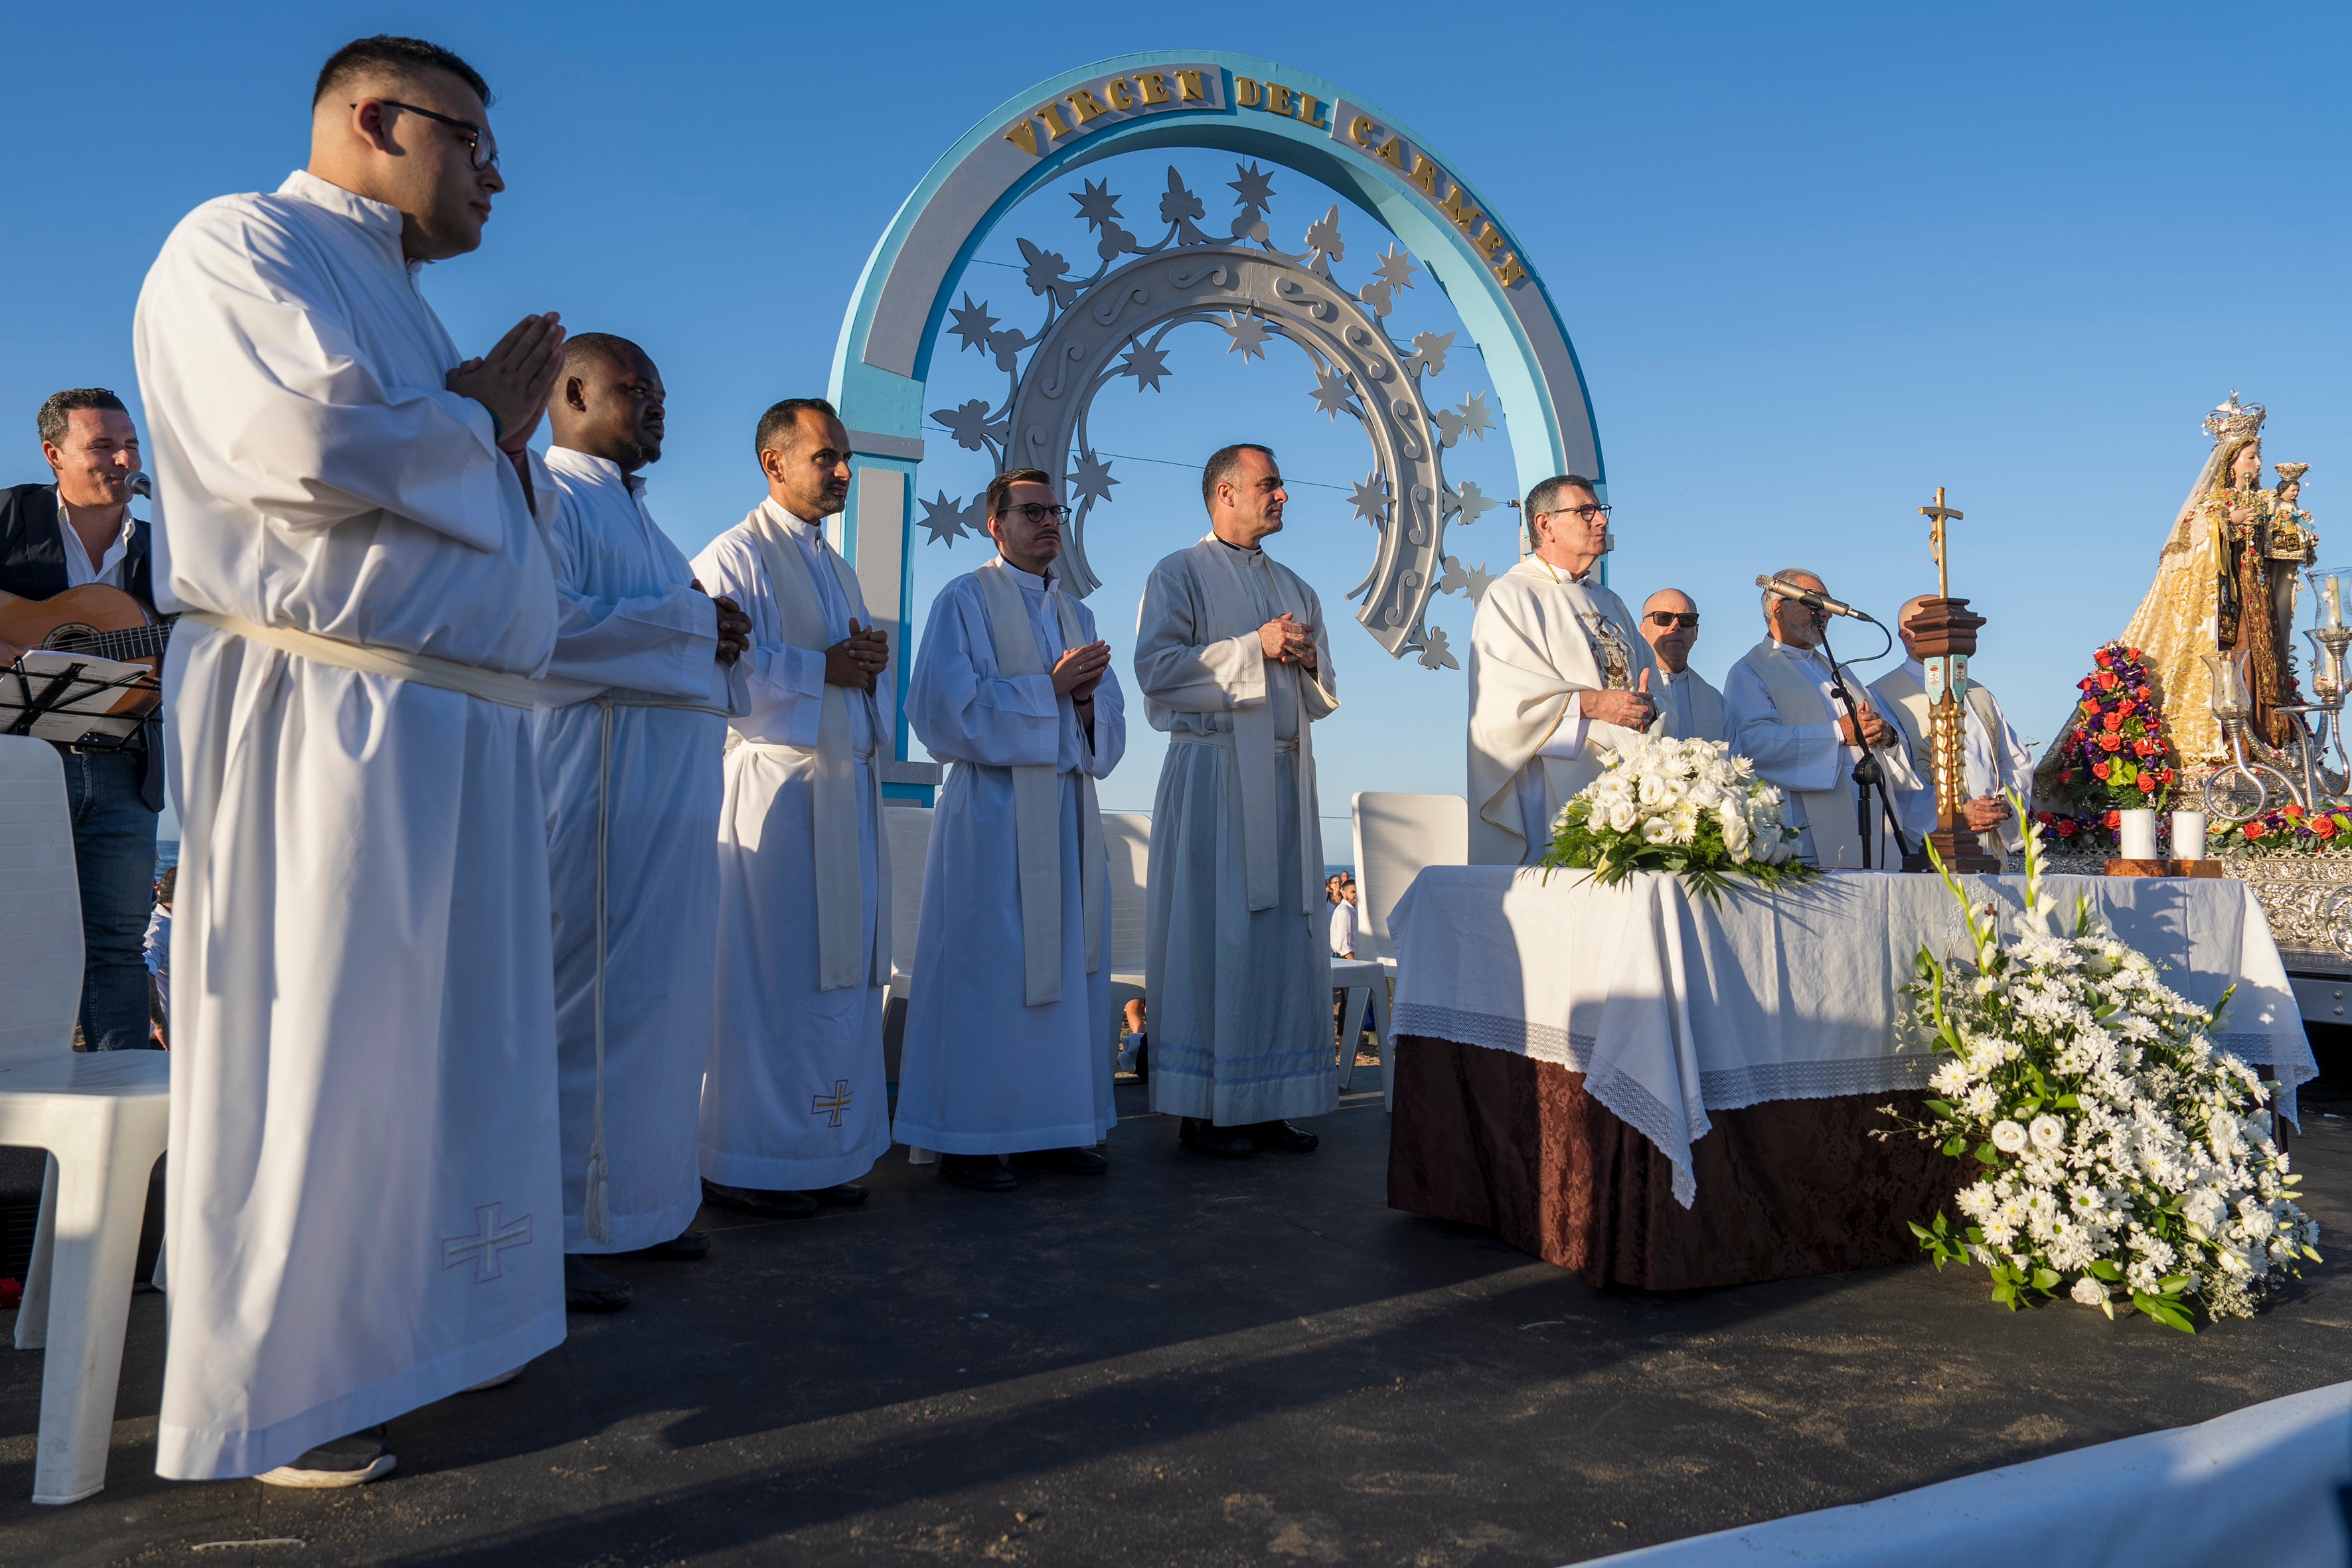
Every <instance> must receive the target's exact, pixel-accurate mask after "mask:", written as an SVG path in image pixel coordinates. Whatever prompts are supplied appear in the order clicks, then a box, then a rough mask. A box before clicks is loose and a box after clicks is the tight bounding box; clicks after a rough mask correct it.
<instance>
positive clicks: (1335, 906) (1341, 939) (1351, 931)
mask: <svg viewBox="0 0 2352 1568" xmlns="http://www.w3.org/2000/svg"><path fill="white" fill-rule="evenodd" d="M1331 956H1332V957H1334V958H1353V957H1355V956H1356V880H1355V879H1354V878H1352V877H1341V878H1339V889H1338V896H1337V897H1336V898H1334V899H1333V900H1331Z"/></svg>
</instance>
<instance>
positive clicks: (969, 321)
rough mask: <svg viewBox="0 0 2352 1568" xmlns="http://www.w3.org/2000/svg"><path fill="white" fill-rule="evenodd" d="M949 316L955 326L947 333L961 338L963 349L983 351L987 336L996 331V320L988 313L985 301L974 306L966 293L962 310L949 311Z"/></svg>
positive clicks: (986, 343)
mask: <svg viewBox="0 0 2352 1568" xmlns="http://www.w3.org/2000/svg"><path fill="white" fill-rule="evenodd" d="M949 314H950V315H952V316H953V317H954V318H955V325H954V326H952V327H950V328H949V329H948V331H951V332H953V333H954V334H955V335H956V336H957V337H960V338H961V339H962V340H963V346H964V347H966V348H968V349H984V348H986V347H987V346H988V338H989V334H990V333H991V332H993V331H996V318H995V317H993V316H992V315H990V314H989V313H988V301H987V300H982V301H981V302H980V303H979V304H977V305H975V304H973V303H972V302H971V295H970V294H969V293H967V294H965V295H964V297H963V309H961V310H950V311H949Z"/></svg>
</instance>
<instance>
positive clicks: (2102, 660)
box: [2091, 648, 2108, 669]
mask: <svg viewBox="0 0 2352 1568" xmlns="http://www.w3.org/2000/svg"><path fill="white" fill-rule="evenodd" d="M2091 662H2092V663H2093V664H2095V665H2097V666H2098V667H2099V668H2101V669H2105V668H2107V664H2108V655H2107V650H2106V649H2105V648H2101V649H2100V650H2099V651H2098V652H2096V653H2095V654H2093V655H2092V656H2091Z"/></svg>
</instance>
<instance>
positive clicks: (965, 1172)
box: [940, 1154, 1020, 1193]
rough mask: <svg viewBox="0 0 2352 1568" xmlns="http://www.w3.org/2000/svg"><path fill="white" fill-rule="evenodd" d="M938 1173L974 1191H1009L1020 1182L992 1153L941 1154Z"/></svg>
mask: <svg viewBox="0 0 2352 1568" xmlns="http://www.w3.org/2000/svg"><path fill="white" fill-rule="evenodd" d="M940 1175H942V1176H945V1177H946V1178H947V1179H948V1180H949V1181H950V1182H953V1183H954V1184H956V1185H957V1186H959V1187H970V1188H971V1190H972V1191H973V1192H976V1193H1009V1192H1012V1191H1013V1189H1014V1188H1016V1187H1018V1186H1020V1183H1019V1182H1017V1181H1015V1180H1013V1173H1012V1172H1010V1171H1008V1170H1006V1169H1005V1168H1004V1162H1003V1161H1002V1160H999V1159H998V1158H997V1157H996V1156H995V1155H993V1154H942V1155H940Z"/></svg>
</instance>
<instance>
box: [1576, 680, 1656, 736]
mask: <svg viewBox="0 0 2352 1568" xmlns="http://www.w3.org/2000/svg"><path fill="white" fill-rule="evenodd" d="M1577 711H1579V712H1580V713H1582V714H1583V715H1584V717H1586V718H1587V719H1591V720H1595V721H1599V722H1601V723H1603V724H1614V725H1616V726H1617V727H1618V728H1619V729H1621V730H1646V729H1648V728H1649V727H1650V726H1651V725H1652V724H1653V723H1655V722H1656V721H1657V717H1658V700H1657V699H1656V698H1654V697H1653V696H1651V695H1650V672H1649V671H1648V670H1646V669H1645V670H1643V672H1642V675H1641V679H1640V680H1639V681H1638V682H1637V683H1636V684H1635V686H1634V688H1633V690H1631V691H1627V690H1624V689H1609V690H1601V691H1582V692H1579V693H1578V694H1577Z"/></svg>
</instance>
